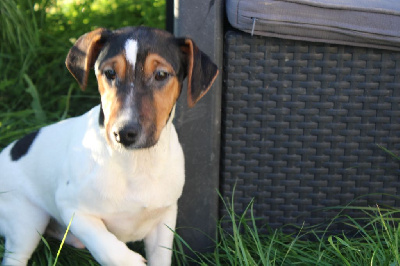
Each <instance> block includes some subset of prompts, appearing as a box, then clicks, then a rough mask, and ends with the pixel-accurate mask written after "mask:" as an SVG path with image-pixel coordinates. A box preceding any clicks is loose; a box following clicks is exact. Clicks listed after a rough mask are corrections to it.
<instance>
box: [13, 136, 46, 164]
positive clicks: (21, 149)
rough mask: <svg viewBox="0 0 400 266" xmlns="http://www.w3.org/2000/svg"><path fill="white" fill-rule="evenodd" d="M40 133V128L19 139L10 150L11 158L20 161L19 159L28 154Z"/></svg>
mask: <svg viewBox="0 0 400 266" xmlns="http://www.w3.org/2000/svg"><path fill="white" fill-rule="evenodd" d="M38 134H39V130H38V131H35V132H32V133H29V134H28V135H26V136H24V137H22V138H21V139H19V140H17V142H15V144H14V146H13V147H12V149H11V152H10V155H11V160H13V161H18V160H19V159H21V157H23V156H24V155H26V154H27V153H28V151H29V148H30V147H31V145H32V143H33V141H34V140H35V138H36V137H37V135H38Z"/></svg>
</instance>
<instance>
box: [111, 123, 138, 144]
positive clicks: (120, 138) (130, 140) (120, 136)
mask: <svg viewBox="0 0 400 266" xmlns="http://www.w3.org/2000/svg"><path fill="white" fill-rule="evenodd" d="M139 132H140V127H139V125H136V124H134V125H126V126H124V127H122V128H120V129H118V130H114V132H113V133H114V137H115V140H116V141H117V142H118V143H121V144H122V145H124V146H125V147H129V146H130V145H132V144H134V143H135V142H136V141H137V139H138V136H139Z"/></svg>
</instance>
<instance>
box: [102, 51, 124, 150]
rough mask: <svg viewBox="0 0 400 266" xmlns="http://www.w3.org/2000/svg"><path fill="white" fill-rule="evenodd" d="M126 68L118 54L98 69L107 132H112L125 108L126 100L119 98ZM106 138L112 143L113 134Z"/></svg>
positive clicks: (107, 135) (120, 55) (121, 56)
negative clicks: (120, 112) (119, 90)
mask: <svg viewBox="0 0 400 266" xmlns="http://www.w3.org/2000/svg"><path fill="white" fill-rule="evenodd" d="M126 67H127V62H126V59H125V57H124V56H123V55H122V54H118V55H116V56H114V57H112V58H110V59H107V60H106V61H104V62H102V63H101V65H99V66H98V69H96V73H97V82H98V88H99V92H100V96H101V102H102V108H103V112H104V119H105V120H104V125H105V128H106V132H110V131H111V127H112V125H113V124H114V123H115V121H116V119H117V117H118V115H119V110H121V108H122V106H123V101H124V99H123V97H120V96H118V84H120V83H123V81H124V80H125V75H126ZM113 75H115V79H114V80H110V77H111V78H112V76H113ZM106 138H107V141H108V142H109V143H112V140H111V138H112V136H111V134H106Z"/></svg>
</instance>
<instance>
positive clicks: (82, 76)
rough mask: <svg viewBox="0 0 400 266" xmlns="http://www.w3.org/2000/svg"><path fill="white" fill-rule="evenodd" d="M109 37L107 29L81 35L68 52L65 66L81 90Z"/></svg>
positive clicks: (109, 32) (83, 88)
mask: <svg viewBox="0 0 400 266" xmlns="http://www.w3.org/2000/svg"><path fill="white" fill-rule="evenodd" d="M110 35H111V31H109V30H107V29H104V28H99V29H96V30H94V31H91V32H88V33H86V34H84V35H82V36H81V37H80V38H79V39H78V40H77V41H76V42H75V44H74V46H72V48H71V49H70V50H69V53H68V55H67V59H66V60H65V64H66V65H67V68H68V70H69V72H71V74H72V75H73V76H74V78H75V79H76V80H77V81H78V83H79V86H80V87H81V88H82V90H85V88H86V85H87V81H88V77H89V71H90V69H91V68H93V66H94V63H95V62H96V59H97V56H98V55H99V53H100V51H101V48H102V47H103V45H104V43H105V42H106V41H107V39H108V37H109V36H110Z"/></svg>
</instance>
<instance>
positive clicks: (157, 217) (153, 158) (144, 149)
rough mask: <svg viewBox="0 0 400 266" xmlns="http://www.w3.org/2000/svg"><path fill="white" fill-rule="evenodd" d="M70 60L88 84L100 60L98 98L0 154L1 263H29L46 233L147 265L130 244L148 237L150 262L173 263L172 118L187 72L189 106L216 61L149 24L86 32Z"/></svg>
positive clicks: (180, 159)
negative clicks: (85, 109) (84, 110)
mask: <svg viewBox="0 0 400 266" xmlns="http://www.w3.org/2000/svg"><path fill="white" fill-rule="evenodd" d="M66 65H67V68H68V69H69V71H70V72H71V73H72V75H73V76H74V77H75V79H76V80H77V81H78V83H79V85H80V87H81V88H82V89H85V88H86V85H87V80H88V75H89V70H90V69H91V68H94V70H95V73H96V78H97V83H98V89H99V92H100V95H101V104H100V105H99V106H96V107H94V108H93V109H91V110H90V111H89V112H87V113H85V114H83V115H82V116H79V117H75V118H70V119H67V120H65V121H61V122H58V123H56V124H53V125H50V126H47V127H43V128H42V129H40V130H39V131H36V132H33V133H31V134H29V135H26V136H25V137H23V138H21V139H20V140H17V141H15V142H13V143H11V144H10V145H9V146H7V147H6V148H5V149H4V150H3V151H2V152H1V154H0V169H1V171H0V234H1V235H3V236H4V237H5V253H4V258H3V264H4V265H26V264H27V263H28V260H29V259H30V257H31V255H32V253H33V251H34V250H35V248H36V247H37V245H38V243H39V241H40V240H41V235H43V234H45V233H46V234H48V235H50V236H53V237H57V238H62V237H63V235H64V233H65V231H66V228H67V225H68V224H69V222H70V220H71V218H72V217H73V221H72V223H71V227H70V231H69V233H68V237H67V240H66V242H67V243H69V244H71V245H73V246H75V247H80V248H83V247H87V249H88V250H89V251H90V253H91V254H92V255H93V256H94V258H95V259H96V260H97V261H98V262H99V263H100V264H102V265H121V266H126V265H136V266H137V265H145V263H146V260H145V259H144V258H143V257H142V256H141V255H139V254H137V253H135V252H133V251H131V250H130V249H129V248H128V247H127V246H126V244H125V243H126V242H130V241H137V240H142V239H144V243H145V250H146V257H147V262H148V264H149V265H155V266H161V265H170V264H171V254H172V251H171V249H172V242H173V230H174V229H175V223H176V216H177V201H178V198H179V197H180V196H181V193H182V187H183V184H184V176H185V171H184V156H183V152H182V148H181V145H180V143H179V140H178V136H177V133H176V131H175V127H174V125H173V124H172V120H173V117H174V109H175V104H176V101H177V99H178V97H179V95H180V93H181V88H182V83H183V80H184V79H185V78H187V83H188V86H187V88H188V93H187V94H188V98H187V100H188V105H189V106H190V107H192V106H194V105H195V103H196V102H197V101H198V100H199V99H200V98H201V97H203V95H204V94H205V93H206V92H207V91H208V90H209V89H210V87H211V85H212V84H213V82H214V80H215V78H216V77H217V75H218V68H217V66H216V65H215V64H214V63H212V62H211V60H210V59H209V58H208V57H207V56H206V55H205V54H204V53H203V52H201V51H200V50H199V49H198V47H197V46H196V45H195V43H194V42H193V41H192V40H191V39H188V38H175V37H174V36H172V35H171V34H169V33H167V32H165V31H162V30H158V29H152V28H147V27H126V28H122V29H118V30H115V31H110V30H107V29H103V28H100V29H97V30H94V31H92V32H89V33H87V34H85V35H83V36H81V37H80V38H79V39H78V40H77V42H76V43H75V45H74V46H73V47H72V48H71V50H70V51H69V54H68V56H67V59H66Z"/></svg>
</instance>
